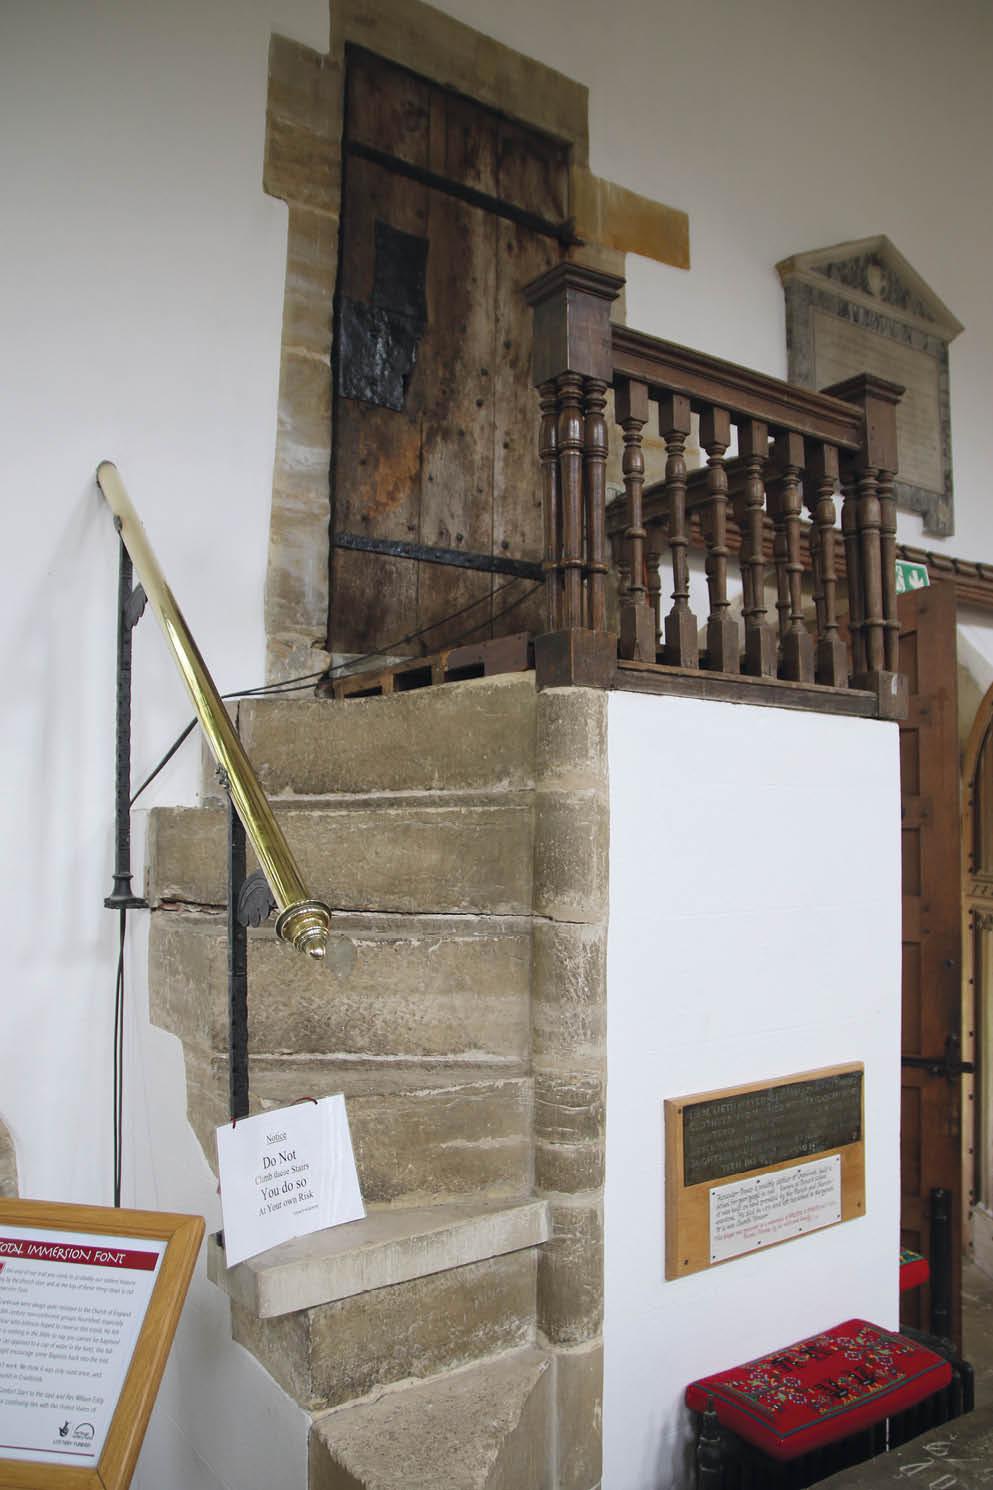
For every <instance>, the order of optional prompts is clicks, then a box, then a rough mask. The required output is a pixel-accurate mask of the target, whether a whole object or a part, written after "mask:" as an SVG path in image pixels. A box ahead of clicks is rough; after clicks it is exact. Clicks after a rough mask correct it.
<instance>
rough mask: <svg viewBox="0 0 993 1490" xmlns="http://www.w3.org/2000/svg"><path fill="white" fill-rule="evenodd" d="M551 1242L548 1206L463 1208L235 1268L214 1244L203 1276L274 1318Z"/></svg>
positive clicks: (410, 1212) (397, 1215)
mask: <svg viewBox="0 0 993 1490" xmlns="http://www.w3.org/2000/svg"><path fill="white" fill-rule="evenodd" d="M550 1235H551V1226H550V1221H549V1216H548V1205H547V1202H546V1201H543V1200H532V1199H528V1200H521V1201H518V1202H516V1203H515V1204H513V1205H508V1204H506V1203H501V1202H499V1201H490V1202H485V1203H482V1204H481V1203H480V1202H479V1201H460V1202H454V1203H450V1204H448V1205H435V1206H416V1207H409V1208H406V1209H403V1210H397V1209H389V1210H378V1211H372V1212H371V1213H370V1214H369V1215H368V1216H366V1218H365V1220H364V1221H352V1222H349V1223H348V1225H345V1226H332V1227H329V1228H328V1229H327V1230H325V1231H319V1232H316V1233H314V1234H313V1235H312V1236H305V1237H295V1238H294V1239H293V1240H292V1241H289V1242H284V1243H282V1245H280V1246H278V1247H273V1248H272V1249H271V1250H270V1251H268V1252H262V1253H260V1254H259V1255H258V1256H257V1257H251V1258H249V1259H248V1260H247V1261H246V1262H242V1263H239V1264H238V1265H237V1266H236V1267H233V1268H229V1267H228V1266H227V1265H226V1262H225V1259H224V1249H223V1247H222V1246H221V1244H220V1241H219V1240H218V1238H217V1237H212V1238H211V1239H210V1242H209V1243H208V1250H207V1271H208V1274H209V1276H210V1278H211V1280H212V1281H213V1282H214V1283H216V1284H217V1286H218V1287H219V1288H222V1289H223V1290H224V1291H225V1293H228V1294H230V1296H231V1298H232V1299H234V1300H235V1302H236V1303H238V1304H240V1305H241V1306H242V1307H243V1308H244V1309H246V1310H248V1311H250V1312H251V1313H253V1314H256V1315H258V1317H259V1318H260V1319H273V1318H275V1317H277V1316H278V1315H281V1314H293V1313H295V1312H296V1311H297V1310H299V1309H311V1308H315V1307H317V1306H318V1305H320V1304H329V1303H334V1302H335V1301H336V1300H338V1299H346V1298H351V1297H353V1296H354V1295H355V1294H358V1293H368V1292H370V1291H371V1290H372V1289H376V1288H387V1287H390V1286H391V1285H393V1284H395V1283H407V1282H410V1281H411V1279H414V1278H424V1277H427V1276H428V1274H430V1273H440V1272H444V1271H445V1269H446V1268H453V1267H462V1266H464V1265H465V1264H467V1263H470V1262H479V1261H481V1260H482V1259H483V1258H485V1257H498V1256H501V1255H503V1254H504V1253H506V1252H517V1251H520V1249H521V1248H522V1247H534V1246H538V1245H539V1244H540V1243H542V1242H546V1241H547V1240H548V1238H549V1236H550Z"/></svg>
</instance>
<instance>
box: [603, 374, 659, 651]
mask: <svg viewBox="0 0 993 1490" xmlns="http://www.w3.org/2000/svg"><path fill="white" fill-rule="evenodd" d="M614 414H615V417H616V419H617V423H618V424H619V425H620V427H621V429H622V430H623V431H624V459H623V464H622V470H623V473H624V491H625V493H626V496H627V519H628V522H627V528H626V529H625V532H624V550H625V558H624V567H625V570H626V574H627V589H626V592H625V594H624V596H623V602H622V605H621V636H620V655H621V656H622V657H629V658H633V659H634V660H636V661H638V662H654V661H655V649H656V639H657V637H658V627H657V624H656V621H655V618H654V617H653V615H652V611H651V607H650V606H649V604H648V600H647V595H646V591H645V538H646V533H645V529H644V526H643V518H642V508H641V493H642V488H643V487H644V484H645V456H644V451H643V450H642V431H643V430H644V428H645V425H646V424H647V422H648V388H647V386H646V384H644V383H639V382H637V381H634V380H632V379H630V378H621V379H620V380H619V381H618V383H617V386H616V387H615V389H614Z"/></svg>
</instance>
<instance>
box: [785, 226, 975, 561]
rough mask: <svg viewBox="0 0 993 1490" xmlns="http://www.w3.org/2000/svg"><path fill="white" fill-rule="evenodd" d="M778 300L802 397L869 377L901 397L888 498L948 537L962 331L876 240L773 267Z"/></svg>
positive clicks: (883, 240) (887, 245)
mask: <svg viewBox="0 0 993 1490" xmlns="http://www.w3.org/2000/svg"><path fill="white" fill-rule="evenodd" d="M776 268H777V270H778V272H779V277H780V279H781V280H782V283H783V289H784V291H785V294H786V345H787V352H788V357H789V379H790V382H792V383H798V384H800V385H801V386H802V387H804V388H826V387H828V386H829V385H830V384H832V383H837V382H840V381H842V379H844V378H848V377H852V376H854V375H855V374H856V373H861V372H870V373H875V374H876V375H877V376H879V377H883V378H888V379H889V380H890V381H892V382H894V383H900V384H902V385H903V387H904V389H905V390H906V391H905V393H904V395H903V399H902V401H901V403H900V406H899V408H898V410H897V434H898V438H899V445H900V473H899V479H898V480H897V483H896V499H897V502H898V504H899V505H900V506H901V507H904V508H907V509H909V510H910V511H911V512H919V513H920V514H921V515H922V517H923V519H924V531H925V532H926V533H937V534H941V535H942V536H943V537H947V536H948V535H950V534H951V533H953V532H954V531H955V525H954V509H953V502H952V427H951V408H950V398H949V383H948V347H949V343H950V342H952V341H953V340H954V339H955V337H956V336H958V334H959V332H960V331H961V330H962V329H963V327H962V324H961V322H959V321H958V320H956V318H955V317H954V316H953V315H952V313H951V311H950V310H949V309H948V307H947V306H946V305H945V304H944V303H943V302H942V301H941V300H939V299H938V296H937V295H936V294H935V293H934V291H933V290H932V289H931V288H930V287H929V286H928V285H927V284H926V283H925V282H924V280H923V279H922V278H921V276H920V275H919V274H918V273H917V271H916V270H915V269H913V268H912V267H911V265H910V264H909V263H908V262H907V260H906V259H905V258H904V257H903V255H902V254H901V253H899V252H898V251H897V249H896V248H894V246H893V244H892V243H891V242H890V240H889V239H888V238H887V237H886V236H885V235H884V234H879V235H878V236H876V237H875V238H861V239H858V240H856V241H854V242H851V243H837V244H835V245H834V246H833V247H830V248H819V249H813V250H811V251H809V252H807V253H800V254H794V255H793V256H792V258H789V259H783V260H782V262H781V263H779V264H777V265H776Z"/></svg>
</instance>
